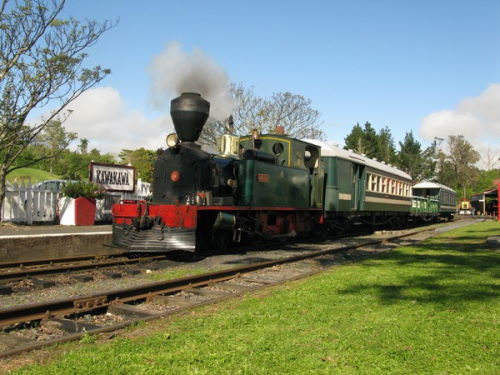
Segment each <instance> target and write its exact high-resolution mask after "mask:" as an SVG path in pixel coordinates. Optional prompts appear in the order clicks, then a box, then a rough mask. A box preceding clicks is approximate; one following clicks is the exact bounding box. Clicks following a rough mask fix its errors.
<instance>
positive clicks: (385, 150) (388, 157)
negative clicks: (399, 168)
mask: <svg viewBox="0 0 500 375" xmlns="http://www.w3.org/2000/svg"><path fill="white" fill-rule="evenodd" d="M375 157H376V158H377V159H378V160H382V161H385V162H387V163H395V162H396V147H395V146H394V139H393V138H392V134H391V129H389V127H388V126H386V127H385V128H382V129H380V131H379V132H378V134H377V148H376V151H375Z"/></svg>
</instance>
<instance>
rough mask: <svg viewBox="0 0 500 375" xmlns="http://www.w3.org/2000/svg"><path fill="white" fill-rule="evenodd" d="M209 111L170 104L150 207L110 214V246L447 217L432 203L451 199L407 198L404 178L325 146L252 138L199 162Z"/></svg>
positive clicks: (194, 247)
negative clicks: (170, 128)
mask: <svg viewBox="0 0 500 375" xmlns="http://www.w3.org/2000/svg"><path fill="white" fill-rule="evenodd" d="M209 110H210V103H209V102H208V101H206V100H205V99H203V98H202V97H201V95H200V94H197V93H184V94H181V95H180V96H179V97H177V98H175V99H173V100H172V102H171V109H170V114H171V116H172V120H173V123H174V127H175V131H176V133H173V134H170V135H168V136H167V139H166V141H167V146H168V148H167V149H165V150H163V151H161V152H160V153H159V154H158V157H157V160H156V163H155V167H154V181H153V184H152V190H153V196H152V199H151V201H122V202H120V203H119V204H116V205H114V206H113V209H112V212H113V245H114V246H117V247H120V248H124V249H126V250H128V251H131V252H167V251H171V250H179V249H180V250H187V251H203V250H212V249H225V248H226V247H228V246H229V245H231V244H232V243H238V242H242V241H248V240H250V241H252V240H254V239H257V238H260V239H263V240H269V239H285V238H290V237H296V236H304V235H318V234H323V233H326V232H332V231H333V232H335V231H337V232H338V231H343V230H347V229H348V228H350V227H352V226H356V225H383V224H389V223H408V222H412V221H418V220H432V219H436V218H438V217H445V218H450V217H451V216H452V213H450V212H448V211H446V210H445V209H444V207H445V206H444V205H442V204H441V202H440V199H441V198H440V197H442V194H441V193H442V192H444V191H446V194H448V193H450V194H451V189H449V188H446V187H442V186H430V185H429V186H427V185H424V190H419V193H418V194H417V195H419V196H415V197H413V194H412V180H411V177H410V176H409V175H408V174H406V173H405V172H403V171H401V170H399V169H397V168H395V167H393V166H391V165H388V164H385V163H383V162H379V161H376V160H373V159H369V158H367V157H365V156H364V155H360V154H357V153H355V152H353V151H350V150H343V149H340V148H338V147H333V146H330V145H328V144H326V143H322V142H318V141H303V140H299V139H294V138H291V137H288V136H286V135H284V134H260V133H259V132H257V131H253V132H252V134H251V135H245V136H242V137H236V136H232V135H224V136H222V138H221V142H220V145H219V149H220V153H219V154H218V155H214V154H210V153H207V152H205V151H203V150H202V149H201V146H200V145H199V144H197V143H196V141H197V140H198V138H199V136H200V133H201V131H202V129H203V126H204V124H205V122H206V120H207V118H208V115H209ZM430 184H432V183H430ZM450 199H452V198H450Z"/></svg>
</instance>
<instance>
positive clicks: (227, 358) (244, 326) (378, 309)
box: [13, 222, 500, 375]
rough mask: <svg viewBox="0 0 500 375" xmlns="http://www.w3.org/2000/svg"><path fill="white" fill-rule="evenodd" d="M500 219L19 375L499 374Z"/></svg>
mask: <svg viewBox="0 0 500 375" xmlns="http://www.w3.org/2000/svg"><path fill="white" fill-rule="evenodd" d="M498 234H500V223H497V222H494V223H492V222H490V223H481V224H477V225H473V226H467V227H463V228H460V229H458V230H455V231H453V232H448V233H444V234H442V235H441V236H440V237H437V238H435V239H432V240H428V241H426V242H424V243H421V244H419V245H418V246H413V247H406V248H400V249H398V250H396V251H393V252H390V253H385V254H382V255H380V256H378V257H377V258H372V259H368V260H365V261H364V262H360V263H356V264H352V265H345V266H340V267H336V268H334V269H332V270H331V271H329V272H327V273H324V274H321V275H317V276H315V277H311V278H309V279H306V280H301V281H296V282H293V283H289V284H287V285H285V286H284V287H280V288H274V289H268V290H266V291H263V292H260V293H258V294H254V295H249V296H246V297H244V298H241V299H239V300H236V301H234V300H233V301H228V302H226V303H223V304H219V305H214V306H208V307H204V308H199V309H197V310H196V311H194V312H192V313H189V314H186V315H184V316H180V317H171V318H168V319H164V320H161V321H156V322H153V323H149V324H146V325H144V326H142V327H140V329H134V330H129V331H126V332H124V335H125V337H121V338H117V339H113V340H111V341H109V342H104V341H102V340H101V341H100V342H98V343H88V344H83V345H82V344H80V347H78V348H77V347H76V346H75V345H62V346H60V347H58V348H55V349H53V350H52V351H51V354H50V355H49V357H52V359H50V360H46V361H45V362H46V363H43V364H38V365H32V366H29V367H26V368H24V369H23V370H21V371H17V372H13V373H16V374H85V375H89V374H252V375H253V374H266V375H267V374H498V369H499V368H500V367H499V365H500V363H499V358H500V353H499V347H498V344H499V329H498V320H499V311H500V303H499V298H498V297H499V294H498V287H499V282H498V276H499V275H500V269H499V257H500V255H499V253H498V250H496V251H495V250H494V249H490V248H488V246H487V245H486V242H485V241H486V238H487V237H488V236H491V235H498Z"/></svg>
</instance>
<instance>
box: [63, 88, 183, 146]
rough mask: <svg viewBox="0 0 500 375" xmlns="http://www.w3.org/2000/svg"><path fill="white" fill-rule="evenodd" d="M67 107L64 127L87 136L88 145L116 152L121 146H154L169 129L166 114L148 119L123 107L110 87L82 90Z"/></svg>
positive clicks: (124, 105) (80, 136) (136, 111)
mask: <svg viewBox="0 0 500 375" xmlns="http://www.w3.org/2000/svg"><path fill="white" fill-rule="evenodd" d="M69 109H71V110H72V111H73V113H72V114H71V116H70V117H69V118H68V120H66V122H65V123H64V126H65V127H66V129H67V130H68V131H74V132H76V133H77V134H78V137H79V138H87V139H89V141H90V147H91V148H94V147H95V148H97V149H99V150H100V151H101V152H112V153H118V152H119V151H120V150H122V149H123V148H130V149H136V148H139V147H145V148H149V149H153V150H154V149H157V148H159V147H162V146H163V145H164V139H165V136H166V135H167V134H168V133H171V132H173V125H172V121H171V119H170V115H169V113H166V114H165V115H164V116H161V117H159V118H156V119H148V118H146V116H145V115H144V114H143V113H142V112H141V111H138V110H134V109H130V108H127V106H126V104H125V102H124V100H123V98H122V97H121V95H120V93H119V92H118V91H117V90H115V89H113V88H111V87H101V88H95V89H91V90H88V91H86V92H85V93H83V94H82V95H81V96H80V97H79V98H78V99H76V100H75V101H74V102H73V103H71V105H70V106H69Z"/></svg>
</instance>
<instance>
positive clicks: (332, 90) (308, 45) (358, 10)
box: [64, 0, 500, 156]
mask: <svg viewBox="0 0 500 375" xmlns="http://www.w3.org/2000/svg"><path fill="white" fill-rule="evenodd" d="M64 14H65V15H66V16H69V15H70V16H73V17H75V18H78V19H85V18H90V19H96V20H103V19H112V20H114V19H119V23H118V25H117V26H116V27H115V28H114V29H112V30H110V31H109V32H107V33H106V34H105V35H104V36H103V37H102V39H101V40H100V41H99V42H98V44H97V45H96V46H94V47H93V48H92V49H91V50H90V51H89V52H90V58H89V63H91V64H100V65H102V66H104V67H109V68H111V69H112V71H113V73H112V74H111V75H110V76H109V77H108V78H106V80H105V81H103V83H102V85H101V86H103V87H107V88H110V89H113V93H114V94H115V98H114V99H115V102H116V101H119V102H120V108H121V109H120V111H121V112H122V115H123V113H124V112H125V113H129V114H133V116H138V117H140V118H141V119H143V120H144V119H149V120H152V121H153V120H154V119H155V118H158V116H161V113H159V111H158V109H156V108H155V107H153V106H152V105H151V84H152V83H151V78H150V75H149V74H148V69H149V67H150V66H151V63H152V61H153V59H154V58H155V57H156V56H158V55H159V54H161V53H162V52H163V51H164V50H165V48H166V45H167V43H168V42H178V43H180V45H181V46H182V49H183V50H184V51H185V52H186V53H191V51H192V50H193V48H199V49H201V50H202V51H203V53H204V54H206V55H207V56H209V57H210V58H211V59H213V60H214V61H215V62H216V63H217V64H218V65H219V66H221V67H222V68H223V69H224V70H225V71H226V73H227V75H228V76H229V80H230V81H231V82H241V83H243V84H244V85H245V86H252V87H253V88H254V90H255V93H256V94H257V95H261V96H269V95H271V94H272V93H273V92H278V91H290V92H292V93H295V94H300V95H303V96H305V97H307V98H310V99H311V100H312V105H313V107H314V108H315V109H317V110H319V111H320V112H321V114H322V121H323V127H324V130H325V132H326V134H327V136H328V139H330V140H335V141H338V142H342V141H343V139H344V137H345V136H346V135H347V134H348V133H349V131H350V130H351V128H352V126H353V125H354V124H356V123H357V122H359V123H364V122H365V121H370V122H371V123H372V124H373V125H374V126H375V128H377V129H379V128H381V127H383V126H386V125H387V126H389V127H390V128H391V129H392V133H393V135H394V138H395V140H396V141H399V140H402V138H403V137H404V134H405V133H406V132H407V131H409V130H413V132H414V134H415V135H416V136H417V137H418V138H419V139H420V140H421V141H422V142H423V143H424V144H425V145H426V144H428V139H432V137H433V136H442V135H443V134H444V133H446V132H449V133H451V132H457V133H458V132H461V133H464V134H465V135H467V136H469V137H471V139H472V140H473V143H474V144H475V145H477V147H478V148H481V147H484V146H485V145H487V144H488V145H489V144H491V146H493V147H497V148H498V146H500V142H499V137H500V115H499V112H500V86H498V87H497V86H495V85H500V1H495V0H491V1H458V0H455V1H342V2H340V1H308V2H306V1H290V0H289V1H247V2H243V1H159V0H156V1H153V0H149V1H148V0H145V1H142V2H138V1H129V0H105V1H102V0H100V1H97V0H86V1H77V0H68V1H67V5H66V8H65V11H64ZM492 85H493V86H492ZM488 89H489V90H488ZM108 93H109V92H108ZM467 98H469V99H467ZM464 100H465V104H464ZM495 103H498V110H497V109H496V108H495ZM115 104H116V103H115ZM485 107H486V108H485ZM464 108H465V109H464ZM433 114H434V116H432V115H433ZM469 115H470V116H469ZM429 116H430V117H429ZM471 118H472V120H474V121H476V122H474V121H472V120H471ZM87 120H89V118H88V117H87ZM424 120H425V121H427V122H426V124H425V129H424V130H422V129H421V128H422V127H423V126H424V125H423V123H424V122H425V121H424ZM477 122H479V124H480V125H477ZM157 125H158V124H157ZM73 126H74V128H76V129H78V131H79V133H81V132H82V131H84V129H82V128H81V125H78V121H75V124H74V125H73ZM477 126H480V129H481V131H480V132H479V133H480V134H478V129H476V131H474V132H473V131H471V129H470V128H471V127H477ZM160 129H161V127H158V126H157V127H154V126H152V127H151V130H152V131H155V132H156V131H158V130H160ZM143 130H145V129H144V127H143ZM434 131H436V133H435V134H433V132H434ZM166 132H167V129H165V133H166ZM482 133H485V134H482ZM84 135H85V134H84ZM486 135H488V136H487V137H486ZM95 137H96V138H98V135H97V133H96V134H95ZM154 137H156V138H158V137H159V138H161V139H162V140H163V139H164V134H156V135H154ZM154 137H152V138H151V139H153V138H154ZM92 141H95V142H97V143H96V144H98V145H105V144H106V142H102V143H99V140H98V139H95V140H94V139H91V142H92ZM148 142H149V141H148ZM140 146H141V144H137V147H140ZM129 147H133V145H130V146H129ZM499 156H500V155H499Z"/></svg>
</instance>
